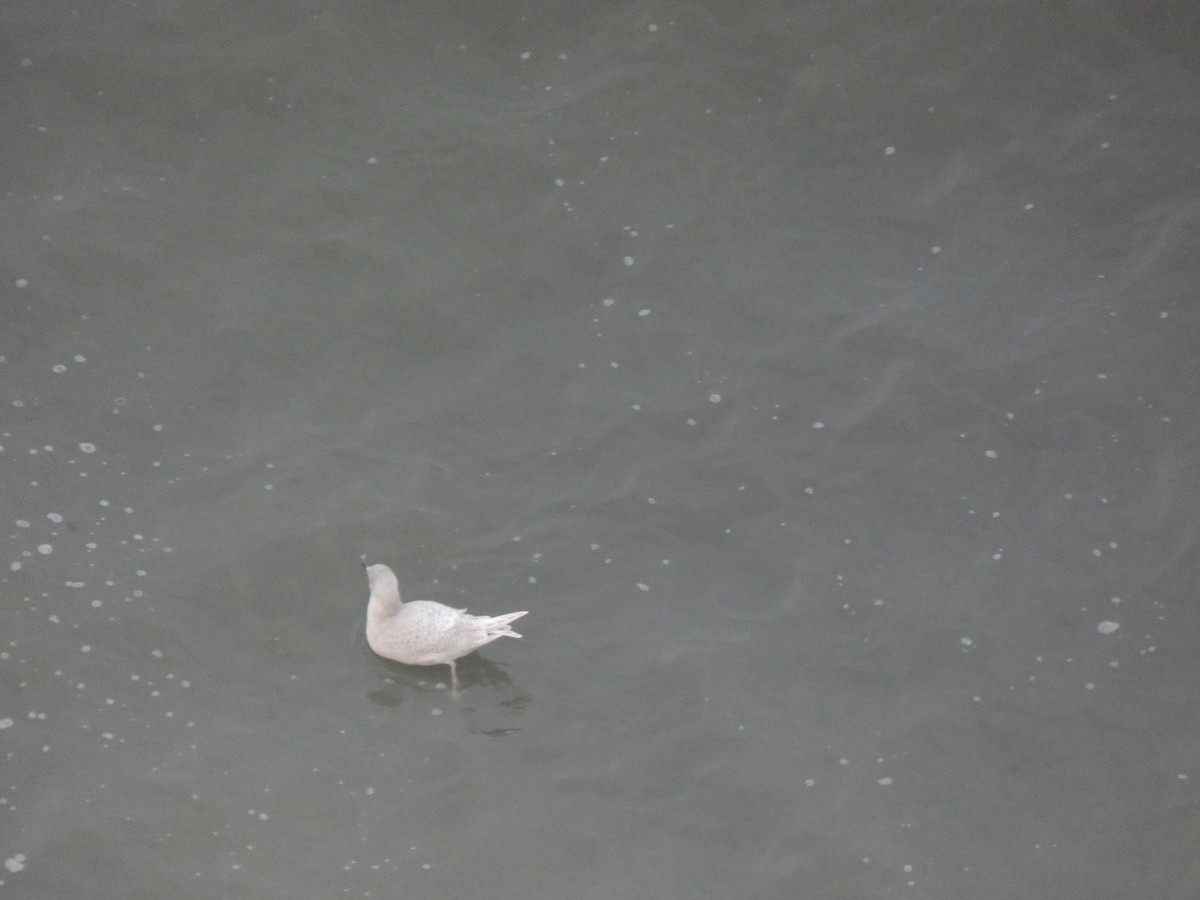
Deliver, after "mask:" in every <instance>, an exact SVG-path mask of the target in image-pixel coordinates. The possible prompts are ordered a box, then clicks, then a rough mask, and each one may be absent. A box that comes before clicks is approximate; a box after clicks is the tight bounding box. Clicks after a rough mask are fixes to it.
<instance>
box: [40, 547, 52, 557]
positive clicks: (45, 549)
mask: <svg viewBox="0 0 1200 900" xmlns="http://www.w3.org/2000/svg"><path fill="white" fill-rule="evenodd" d="M53 552H54V545H53V544H38V553H40V554H42V556H49V555H50V554H51V553H53Z"/></svg>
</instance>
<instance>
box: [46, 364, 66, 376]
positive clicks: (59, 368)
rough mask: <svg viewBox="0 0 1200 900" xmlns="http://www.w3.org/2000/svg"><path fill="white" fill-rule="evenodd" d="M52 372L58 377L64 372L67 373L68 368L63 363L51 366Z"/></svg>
mask: <svg viewBox="0 0 1200 900" xmlns="http://www.w3.org/2000/svg"><path fill="white" fill-rule="evenodd" d="M50 371H51V372H53V373H55V374H56V375H61V374H62V373H63V372H65V371H67V367H66V366H64V365H63V364H62V363H58V364H57V365H54V366H51V367H50Z"/></svg>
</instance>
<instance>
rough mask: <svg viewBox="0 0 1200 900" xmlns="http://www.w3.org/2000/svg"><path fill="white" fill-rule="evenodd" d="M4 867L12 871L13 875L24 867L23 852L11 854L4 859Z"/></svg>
mask: <svg viewBox="0 0 1200 900" xmlns="http://www.w3.org/2000/svg"><path fill="white" fill-rule="evenodd" d="M4 868H6V869H8V871H10V872H12V873H13V874H14V875H15V874H17V872H20V871H21V870H22V869H24V868H25V854H24V853H17V854H14V855H13V856H10V857H9V858H8V859H6V860H5V861H4Z"/></svg>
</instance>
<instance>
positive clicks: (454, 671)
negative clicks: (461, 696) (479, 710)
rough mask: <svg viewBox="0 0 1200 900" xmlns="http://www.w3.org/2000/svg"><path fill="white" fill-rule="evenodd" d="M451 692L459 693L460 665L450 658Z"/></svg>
mask: <svg viewBox="0 0 1200 900" xmlns="http://www.w3.org/2000/svg"><path fill="white" fill-rule="evenodd" d="M450 692H451V693H452V694H457V693H458V667H457V666H456V665H454V660H450Z"/></svg>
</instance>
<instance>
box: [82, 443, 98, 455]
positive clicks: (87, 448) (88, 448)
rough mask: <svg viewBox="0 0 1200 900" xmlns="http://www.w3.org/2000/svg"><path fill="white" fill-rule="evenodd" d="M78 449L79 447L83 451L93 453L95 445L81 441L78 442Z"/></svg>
mask: <svg viewBox="0 0 1200 900" xmlns="http://www.w3.org/2000/svg"><path fill="white" fill-rule="evenodd" d="M79 449H80V450H82V451H83V452H84V453H95V452H96V445H95V444H88V443H83V444H80V445H79Z"/></svg>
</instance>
